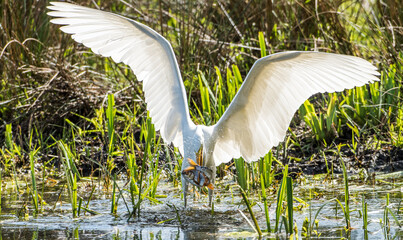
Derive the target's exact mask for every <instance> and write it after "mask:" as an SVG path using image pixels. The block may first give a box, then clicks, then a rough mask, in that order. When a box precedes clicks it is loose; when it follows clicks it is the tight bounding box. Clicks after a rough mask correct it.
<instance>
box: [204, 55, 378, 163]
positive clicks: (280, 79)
mask: <svg viewBox="0 0 403 240" xmlns="http://www.w3.org/2000/svg"><path fill="white" fill-rule="evenodd" d="M377 75H379V74H378V72H377V71H376V68H375V67H374V66H372V65H371V64H370V63H369V62H367V61H366V60H364V59H361V58H358V57H353V56H346V55H340V54H331V53H321V52H284V53H277V54H273V55H270V56H267V57H264V58H262V59H259V60H258V61H256V63H255V64H254V65H253V67H252V69H251V70H250V72H249V73H248V75H247V77H246V79H245V81H244V83H243V85H242V86H241V88H240V89H239V91H238V93H237V94H236V96H235V97H234V99H233V101H232V103H231V104H230V106H229V107H228V109H227V110H226V111H225V113H224V115H223V116H222V117H221V119H220V120H219V121H218V123H217V124H216V125H214V126H212V128H213V130H212V136H211V142H213V143H214V142H215V146H214V149H213V150H212V151H213V152H212V154H213V159H214V161H215V164H216V165H219V164H220V163H225V162H228V161H230V160H231V159H232V158H238V157H243V158H244V159H245V160H246V161H247V162H251V161H256V160H258V159H259V158H260V157H262V156H264V155H265V154H266V153H267V152H268V151H269V150H270V149H271V148H272V147H273V146H276V145H277V144H278V143H279V142H281V141H283V139H284V137H285V134H286V131H287V128H288V126H289V124H290V122H291V119H292V117H293V116H294V113H295V111H296V110H297V109H298V108H299V106H300V105H301V104H302V103H303V102H304V101H305V100H306V99H308V98H309V97H310V96H311V95H313V94H315V93H318V92H334V91H342V90H344V89H346V88H347V89H348V88H353V87H355V86H362V85H364V84H367V83H370V82H372V81H378V80H379V79H378V78H377V77H376V76H377Z"/></svg>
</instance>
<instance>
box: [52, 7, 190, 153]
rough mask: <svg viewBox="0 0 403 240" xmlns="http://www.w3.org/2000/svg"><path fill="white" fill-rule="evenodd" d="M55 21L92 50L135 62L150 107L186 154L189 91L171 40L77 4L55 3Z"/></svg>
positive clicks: (168, 136) (159, 126)
mask: <svg viewBox="0 0 403 240" xmlns="http://www.w3.org/2000/svg"><path fill="white" fill-rule="evenodd" d="M51 4H52V6H49V7H48V8H49V9H50V10H52V11H51V12H49V13H48V15H50V16H53V17H56V18H54V19H52V20H51V22H52V23H55V24H60V25H65V26H62V27H61V28H60V29H61V30H62V31H64V32H66V33H69V34H72V38H73V39H74V40H76V41H77V42H79V43H82V44H84V45H85V46H87V47H89V48H91V49H92V51H93V52H94V53H97V54H100V55H102V56H104V57H111V58H112V59H113V60H114V61H115V62H117V63H119V62H123V63H125V64H127V65H129V66H130V67H131V69H132V70H133V72H134V73H135V74H136V76H137V79H138V80H140V81H143V90H144V94H145V101H146V103H147V109H148V110H149V112H150V116H151V117H152V120H153V123H154V124H155V127H156V129H157V130H160V133H161V136H162V138H163V139H164V140H165V142H167V143H170V142H173V143H174V145H175V146H176V147H178V148H179V149H180V151H181V153H182V154H183V132H184V131H186V128H189V127H191V126H192V125H194V124H193V122H192V121H191V120H190V116H189V110H188V104H187V100H186V92H185V88H184V86H183V82H182V78H181V75H180V72H179V68H178V64H177V62H176V59H175V55H174V52H173V50H172V47H171V45H170V44H169V42H168V41H167V40H166V39H165V38H164V37H162V36H161V35H159V34H158V33H157V32H155V31H154V30H153V29H151V28H149V27H147V26H145V25H143V24H141V23H139V22H136V21H134V20H131V19H128V18H125V17H122V16H119V15H116V14H113V13H108V12H103V11H100V10H96V9H91V8H86V7H82V6H78V5H74V4H69V3H62V2H51Z"/></svg>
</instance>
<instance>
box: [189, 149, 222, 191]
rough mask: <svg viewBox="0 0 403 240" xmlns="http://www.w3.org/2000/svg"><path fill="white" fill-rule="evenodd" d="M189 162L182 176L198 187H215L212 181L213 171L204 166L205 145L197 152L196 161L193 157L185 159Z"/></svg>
mask: <svg viewBox="0 0 403 240" xmlns="http://www.w3.org/2000/svg"><path fill="white" fill-rule="evenodd" d="M184 161H188V162H189V167H187V168H185V169H184V170H183V171H182V176H183V177H184V178H185V179H186V180H187V181H188V182H190V183H191V184H193V185H195V186H197V187H204V186H206V187H208V188H210V189H211V190H213V189H214V185H213V184H212V183H211V179H212V177H213V176H212V175H213V171H212V170H211V169H209V168H208V167H205V166H203V147H201V148H200V150H199V151H198V152H197V153H196V162H195V161H193V160H192V159H190V158H188V159H184Z"/></svg>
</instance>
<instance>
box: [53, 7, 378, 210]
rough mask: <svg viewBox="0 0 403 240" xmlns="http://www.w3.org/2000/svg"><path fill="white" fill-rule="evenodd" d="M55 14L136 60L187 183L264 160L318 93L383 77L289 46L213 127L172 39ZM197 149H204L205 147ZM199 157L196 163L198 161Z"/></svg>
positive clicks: (257, 68)
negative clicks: (199, 108) (195, 106)
mask: <svg viewBox="0 0 403 240" xmlns="http://www.w3.org/2000/svg"><path fill="white" fill-rule="evenodd" d="M48 8H49V9H50V10H53V11H51V12H49V13H48V15H50V16H53V17H56V18H54V19H52V20H51V22H52V23H55V24H60V25H65V26H62V27H61V28H60V29H61V30H62V31H64V32H66V33H69V34H72V38H73V39H74V40H76V41H77V42H80V43H82V44H84V45H85V46H87V47H89V48H91V49H92V51H93V52H94V53H98V54H100V55H102V56H104V57H112V59H113V60H114V61H115V62H117V63H119V62H123V63H125V64H127V65H129V66H130V67H131V69H132V70H133V71H134V73H135V74H136V76H137V79H138V80H140V81H143V90H144V95H145V102H146V103H147V109H148V111H149V112H150V116H151V118H152V122H153V123H154V125H155V128H156V129H157V130H159V131H160V134H161V136H162V138H163V139H164V141H165V143H171V142H172V143H173V144H174V145H175V146H176V147H177V148H178V149H179V151H180V153H181V154H182V156H183V157H184V160H183V164H182V177H181V179H182V190H183V195H184V203H185V206H186V195H187V189H188V183H191V184H193V185H195V186H199V187H202V186H207V187H209V200H210V204H211V200H212V196H213V191H214V190H213V189H214V185H213V184H214V182H215V175H216V166H218V165H220V164H221V163H226V162H228V161H230V160H231V159H232V158H239V157H243V158H244V159H245V160H246V161H247V162H252V161H256V160H258V159H259V158H260V157H262V156H264V155H265V154H266V153H267V152H268V151H269V150H270V149H271V148H272V147H273V146H276V145H277V144H278V143H279V142H281V141H283V139H284V136H285V134H286V131H287V128H288V126H289V124H290V122H291V119H292V117H293V115H294V113H295V111H296V110H297V109H298V107H299V106H300V105H301V104H302V103H303V102H304V101H305V100H306V99H308V98H309V97H310V96H311V95H313V94H315V93H318V92H334V91H342V90H344V89H348V88H353V87H355V86H362V85H365V84H367V83H370V82H373V81H378V80H379V79H378V78H377V76H378V75H379V74H378V72H377V71H376V68H375V67H374V66H373V65H371V64H370V63H369V62H367V61H366V60H364V59H361V58H358V57H354V56H346V55H339V54H332V53H322V52H300V51H293V52H282V53H276V54H272V55H270V56H267V57H264V58H261V59H259V60H258V61H256V62H255V64H254V65H253V67H252V68H251V69H250V71H249V73H248V75H247V76H246V78H245V80H244V82H243V84H242V86H241V88H240V89H239V91H238V93H237V94H236V96H235V97H234V99H233V101H232V102H231V104H230V105H229V107H228V109H227V110H226V111H225V113H224V114H223V116H222V117H221V119H220V120H219V121H218V122H217V123H216V124H215V125H213V126H203V125H195V124H194V123H193V122H192V120H191V119H190V115H189V110H188V103H187V100H186V99H187V98H186V92H185V88H184V85H183V82H182V78H181V74H180V72H179V67H178V64H177V62H176V58H175V55H174V52H173V50H172V47H171V44H170V43H169V42H168V41H167V40H166V39H165V38H164V37H162V36H161V35H160V34H158V33H157V32H156V31H154V30H153V29H151V28H149V27H147V26H145V25H144V24H141V23H139V22H137V21H134V20H132V19H128V18H125V17H122V16H120V15H117V14H113V13H109V12H104V11H100V10H96V9H91V8H86V7H82V6H78V5H74V4H69V3H64V2H51V6H48ZM198 152H200V153H199V154H198ZM196 159H198V160H197V163H196V162H195V161H196Z"/></svg>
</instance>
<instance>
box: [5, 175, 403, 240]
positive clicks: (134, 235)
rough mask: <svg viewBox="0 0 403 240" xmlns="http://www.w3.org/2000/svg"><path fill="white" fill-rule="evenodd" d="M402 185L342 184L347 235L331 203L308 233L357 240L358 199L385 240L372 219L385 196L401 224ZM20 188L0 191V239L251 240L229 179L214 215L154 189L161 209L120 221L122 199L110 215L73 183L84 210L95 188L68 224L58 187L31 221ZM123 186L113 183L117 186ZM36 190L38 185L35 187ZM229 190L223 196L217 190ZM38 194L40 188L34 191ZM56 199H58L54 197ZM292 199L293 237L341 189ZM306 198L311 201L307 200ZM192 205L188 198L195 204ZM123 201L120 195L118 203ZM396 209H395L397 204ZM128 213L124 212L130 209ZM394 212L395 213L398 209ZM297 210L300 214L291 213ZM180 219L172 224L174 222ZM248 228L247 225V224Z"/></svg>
mask: <svg viewBox="0 0 403 240" xmlns="http://www.w3.org/2000/svg"><path fill="white" fill-rule="evenodd" d="M402 180H403V178H402V177H401V176H400V177H399V176H398V177H397V178H396V176H394V177H392V178H383V179H382V180H381V182H380V181H377V182H376V184H373V185H364V184H362V183H361V181H360V180H356V181H350V210H351V211H352V212H351V226H352V227H353V229H352V230H351V234H350V235H346V233H345V230H344V226H345V220H344V217H343V214H342V211H341V208H340V207H338V206H337V204H336V203H335V201H332V202H329V203H328V204H327V205H325V206H324V207H323V208H322V210H321V211H320V213H319V214H318V227H317V228H316V227H315V229H314V230H316V231H317V232H318V234H320V235H319V236H318V235H314V238H317V239H340V238H341V237H347V238H349V239H364V231H363V229H362V217H361V215H360V213H359V211H358V210H361V208H362V207H361V203H362V196H363V195H364V196H365V199H366V202H367V204H368V219H369V221H370V223H369V224H368V238H369V239H385V236H384V231H382V226H381V223H380V219H382V218H383V215H384V207H385V203H386V193H389V194H390V199H389V200H390V204H389V208H391V209H392V211H393V212H394V213H395V214H396V216H397V218H399V220H400V221H401V220H402V215H403V214H401V211H402V205H403V202H402V198H403V196H402V195H403V193H402V187H403V185H402V184H403V181H402ZM23 182H24V181H20V182H19V188H20V193H21V194H16V193H17V191H16V188H15V185H14V184H13V182H12V181H9V182H7V184H3V191H2V199H1V200H2V201H1V215H0V236H1V237H2V239H66V238H70V239H94V238H95V239H240V238H242V239H255V238H258V235H257V234H256V233H255V232H254V230H253V228H252V226H251V225H249V224H248V222H247V220H246V219H245V218H244V217H243V216H242V215H241V213H240V211H242V212H243V213H244V215H245V216H246V217H247V218H248V219H250V215H249V213H248V212H247V209H246V206H245V205H244V204H243V201H242V198H241V197H240V194H239V193H238V190H237V188H236V187H235V184H234V182H233V181H232V180H226V181H223V182H221V183H219V184H218V186H217V187H218V189H221V190H219V191H218V193H217V194H216V202H215V204H214V214H212V213H211V208H209V207H208V206H207V201H208V198H207V196H206V195H204V194H201V195H199V196H196V197H195V196H194V195H193V197H192V199H193V201H192V200H190V203H189V207H188V208H187V209H186V210H184V208H183V201H182V200H181V199H180V189H179V188H178V187H173V186H172V183H167V182H165V183H164V182H161V183H160V184H159V186H158V194H165V195H167V197H166V198H161V199H159V200H161V201H162V203H161V204H151V203H150V202H149V201H145V202H144V204H143V205H142V208H141V213H140V216H136V217H133V218H131V219H130V220H129V221H128V217H129V215H128V210H127V207H126V205H125V203H124V201H123V200H122V199H120V200H119V205H118V211H117V213H118V214H117V215H116V216H115V215H113V214H110V208H111V200H110V199H111V197H110V195H109V194H107V193H106V192H105V190H104V189H103V187H102V184H100V183H90V182H89V181H83V182H81V185H80V189H79V195H80V196H82V197H83V198H84V203H86V199H87V198H88V197H89V193H90V192H91V189H92V186H96V191H95V196H96V197H94V199H93V200H91V201H90V204H89V208H90V209H91V210H93V211H96V212H97V213H98V214H97V215H91V214H89V213H85V214H84V213H83V212H81V215H80V217H79V218H77V219H73V218H72V214H71V206H70V204H69V203H68V201H69V198H68V196H67V191H66V189H64V190H63V189H61V187H62V186H63V185H64V183H63V182H61V181H60V182H58V183H57V184H56V185H55V186H52V187H47V188H46V189H45V191H44V194H43V198H44V199H45V201H46V202H47V205H45V206H44V211H43V213H42V214H40V215H39V216H37V217H33V209H32V201H31V200H30V198H29V197H28V196H27V195H26V193H25V192H26V191H25V189H26V186H24V183H23ZM124 184H125V183H124V182H120V183H119V185H120V186H122V187H123V185H124ZM38 185H39V186H41V184H38ZM228 185H229V186H231V187H230V188H229V190H224V186H228ZM38 191H39V192H41V190H40V189H38ZM60 193H62V194H60ZM294 194H295V197H298V198H300V199H302V200H305V199H312V200H311V201H307V202H306V203H307V204H309V206H308V205H306V204H303V203H299V202H298V201H295V202H294V207H295V208H296V209H295V211H294V218H295V223H296V225H297V226H298V232H299V235H300V238H303V237H302V236H301V233H302V225H303V221H304V219H305V218H308V219H312V218H313V217H314V215H315V214H316V212H317V210H318V209H319V208H320V207H322V206H323V205H324V204H325V203H326V201H327V200H329V199H332V198H335V197H337V198H338V199H339V200H340V201H341V202H342V203H343V204H344V193H343V182H342V180H341V179H338V180H333V181H324V180H323V179H319V180H318V179H313V178H304V180H302V181H299V182H298V183H295V184H294ZM310 196H311V197H310ZM270 197H271V198H272V201H271V207H270V213H271V214H270V217H271V226H272V227H273V226H274V216H275V204H276V203H275V197H276V196H275V194H272V195H270ZM195 198H196V199H195ZM125 199H126V201H127V202H129V198H128V196H125ZM251 200H253V202H255V203H256V204H255V205H254V206H253V211H254V213H255V215H256V218H257V219H258V222H259V226H260V228H261V229H262V230H266V222H265V216H264V210H263V204H262V203H261V201H260V200H259V199H258V196H257V195H256V196H252V197H251ZM399 204H400V205H399ZM128 207H129V208H130V209H131V205H130V203H128ZM399 208H400V214H398V212H397V211H398V210H397V209H399ZM298 209H300V210H298ZM178 215H179V216H180V222H179V220H178V217H177V216H178ZM389 220H390V224H391V226H390V236H392V237H393V236H395V237H396V239H402V238H403V229H402V228H399V227H398V226H397V225H396V223H395V222H394V220H393V218H392V216H390V215H389ZM250 221H251V220H250ZM281 232H282V234H279V235H265V236H264V238H267V239H287V237H286V236H285V234H284V232H285V231H284V227H282V230H281Z"/></svg>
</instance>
